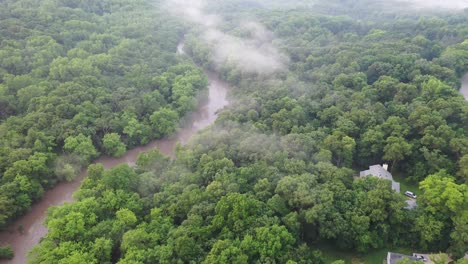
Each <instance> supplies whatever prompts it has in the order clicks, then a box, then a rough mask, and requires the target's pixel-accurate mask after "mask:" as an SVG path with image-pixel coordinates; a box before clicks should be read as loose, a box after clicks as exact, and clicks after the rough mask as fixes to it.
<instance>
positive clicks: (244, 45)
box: [167, 0, 287, 74]
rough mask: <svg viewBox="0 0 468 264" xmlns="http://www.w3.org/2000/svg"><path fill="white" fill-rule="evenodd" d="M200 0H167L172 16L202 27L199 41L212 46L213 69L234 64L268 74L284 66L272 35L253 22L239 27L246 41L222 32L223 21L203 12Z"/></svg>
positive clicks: (282, 57) (244, 70)
mask: <svg viewBox="0 0 468 264" xmlns="http://www.w3.org/2000/svg"><path fill="white" fill-rule="evenodd" d="M205 6H206V3H205V1H203V0H167V7H168V8H169V10H170V12H172V13H173V14H174V15H176V16H179V17H181V18H184V19H186V20H188V21H189V22H192V23H197V24H198V25H200V26H201V27H202V29H203V30H202V31H203V33H202V34H203V35H202V39H203V40H204V41H206V42H207V44H208V45H209V46H210V47H212V49H213V50H212V54H213V56H214V57H213V58H212V59H213V61H214V62H215V63H216V64H217V66H221V65H223V64H224V63H226V62H227V63H229V64H234V65H235V66H236V67H237V68H238V69H239V70H240V71H243V72H252V73H259V74H271V73H274V72H278V71H281V70H283V69H284V68H285V64H286V63H287V59H286V56H284V55H282V54H281V53H280V52H279V51H278V49H276V48H275V47H274V46H273V44H272V40H273V34H272V33H271V32H270V31H268V30H267V29H266V28H265V27H264V26H263V25H261V24H260V23H257V22H255V21H244V22H242V23H241V27H242V28H243V29H244V30H246V31H247V32H248V33H249V36H248V37H246V38H240V37H237V36H233V35H229V34H226V33H224V32H223V31H222V30H221V29H220V27H221V26H222V24H223V22H224V19H223V18H222V17H221V16H218V15H216V14H210V13H207V12H205V10H204V8H205Z"/></svg>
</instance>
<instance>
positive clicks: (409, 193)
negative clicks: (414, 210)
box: [405, 191, 417, 199]
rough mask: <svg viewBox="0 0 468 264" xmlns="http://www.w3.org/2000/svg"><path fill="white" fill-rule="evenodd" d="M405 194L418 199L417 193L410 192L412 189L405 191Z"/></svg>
mask: <svg viewBox="0 0 468 264" xmlns="http://www.w3.org/2000/svg"><path fill="white" fill-rule="evenodd" d="M405 195H406V196H408V197H410V198H413V199H416V197H417V196H416V194H414V193H413V192H410V191H406V192H405Z"/></svg>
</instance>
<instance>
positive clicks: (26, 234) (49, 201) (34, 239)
mask: <svg viewBox="0 0 468 264" xmlns="http://www.w3.org/2000/svg"><path fill="white" fill-rule="evenodd" d="M183 48H184V44H183V43H181V44H179V46H178V47H177V51H178V53H179V54H185V53H184V50H183ZM205 74H206V75H207V76H208V79H209V87H208V98H205V99H203V100H201V102H200V104H199V106H198V108H197V109H196V111H195V112H193V113H192V114H191V115H190V116H188V117H187V120H186V121H185V122H183V125H182V127H181V128H180V130H179V131H178V132H177V133H176V134H175V135H174V136H172V137H168V138H163V139H160V140H154V141H152V142H151V143H149V144H147V145H144V146H140V147H136V148H134V149H131V150H129V151H127V152H126V153H125V155H124V156H122V157H120V158H113V157H106V156H103V157H101V158H99V159H97V160H96V161H94V163H102V164H103V165H104V167H105V168H107V169H109V168H112V167H114V166H116V165H118V164H121V163H127V164H129V165H134V164H135V162H136V159H137V158H138V155H139V154H140V153H142V152H147V151H149V150H152V149H154V148H158V149H159V150H160V151H161V152H162V153H164V154H166V155H169V156H171V157H174V147H175V145H176V144H177V143H178V142H181V143H182V144H185V143H187V141H188V140H189V139H190V138H191V137H192V136H193V135H194V134H195V133H196V132H197V131H199V130H201V129H203V128H206V127H207V126H209V125H210V124H213V123H214V121H215V120H216V117H217V111H218V110H220V109H222V108H224V107H225V106H227V105H228V101H227V91H228V89H229V85H228V84H227V83H226V82H224V81H222V80H220V79H219V78H218V77H217V75H216V74H215V73H214V72H210V71H205ZM85 175H86V171H83V172H82V173H81V175H80V176H79V177H78V178H76V179H75V180H74V181H72V182H62V183H59V184H58V185H57V186H55V187H54V188H53V189H51V190H48V191H47V192H46V193H45V195H44V197H43V198H42V199H41V201H39V202H38V203H35V204H34V205H33V207H32V208H31V210H30V211H29V212H28V213H27V214H25V215H24V216H22V217H21V218H19V219H18V220H17V221H16V222H15V223H13V224H12V225H10V226H9V227H8V228H7V229H6V230H5V231H3V232H1V233H0V243H1V244H2V245H3V244H10V245H11V246H12V247H13V250H14V252H15V257H14V258H13V259H12V260H3V261H0V264H4V263H10V264H24V263H26V260H27V253H28V252H29V251H30V250H31V249H32V247H33V246H34V245H36V244H37V243H39V240H40V239H41V238H42V237H44V236H45V235H46V234H47V228H46V227H45V226H44V224H43V222H44V219H45V216H46V212H47V209H48V208H49V207H51V206H57V205H61V204H63V203H65V202H71V201H73V197H72V194H73V193H74V192H75V191H76V190H77V189H78V188H79V186H80V183H81V181H82V180H83V178H84V177H85ZM20 230H22V232H20Z"/></svg>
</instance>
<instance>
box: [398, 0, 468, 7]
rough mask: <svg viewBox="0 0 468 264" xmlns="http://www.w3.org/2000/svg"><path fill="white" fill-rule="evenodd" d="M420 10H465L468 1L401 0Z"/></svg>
mask: <svg viewBox="0 0 468 264" xmlns="http://www.w3.org/2000/svg"><path fill="white" fill-rule="evenodd" d="M399 1H400V2H407V3H410V4H411V5H412V6H414V7H419V8H449V9H463V8H467V7H468V0H399Z"/></svg>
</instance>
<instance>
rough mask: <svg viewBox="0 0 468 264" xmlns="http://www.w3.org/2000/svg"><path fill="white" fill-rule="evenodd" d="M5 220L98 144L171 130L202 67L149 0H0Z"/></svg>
mask: <svg viewBox="0 0 468 264" xmlns="http://www.w3.org/2000/svg"><path fill="white" fill-rule="evenodd" d="M0 12H1V13H0V23H1V26H0V122H1V123H0V189H1V190H2V191H1V193H0V201H2V202H0V228H2V227H4V226H5V225H6V224H7V223H8V222H9V221H10V220H12V219H14V218H16V217H18V216H20V215H21V214H22V213H23V212H24V211H26V210H28V209H29V207H30V205H31V203H32V202H33V201H35V200H37V199H39V198H40V197H41V194H42V192H43V190H44V189H47V188H50V187H52V186H53V185H54V184H55V183H56V182H57V181H60V180H71V179H73V178H74V177H75V176H76V175H78V173H79V171H80V170H81V167H82V166H83V165H87V164H88V163H89V162H90V161H91V160H93V159H94V158H96V157H97V156H98V155H99V154H100V153H103V154H107V155H110V156H121V155H123V154H124V153H125V151H126V149H127V147H133V146H135V145H139V144H142V143H148V142H149V141H150V140H151V139H154V138H159V137H162V136H165V135H168V134H170V133H172V132H173V131H174V130H175V129H176V127H177V125H178V122H179V118H180V117H183V116H184V115H185V114H186V113H187V112H189V111H191V109H192V108H193V107H194V105H195V97H196V94H197V91H199V90H202V89H203V88H205V87H206V85H207V82H206V77H205V76H204V75H203V73H202V71H201V70H199V69H198V68H196V67H195V66H194V64H193V63H191V62H189V61H184V60H182V59H181V58H178V57H177V56H176V55H175V50H176V45H177V41H178V38H179V36H180V33H181V32H182V30H183V26H182V25H181V23H179V22H177V21H175V20H174V19H172V18H170V17H168V16H167V15H164V12H161V11H160V10H159V11H158V10H156V9H155V8H154V7H153V6H152V5H151V4H150V3H148V2H145V1H140V0H136V1H127V2H121V1H100V2H99V3H98V2H96V3H92V1H62V0H50V1H40V2H37V1H29V0H25V1H2V2H1V3H0Z"/></svg>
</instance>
